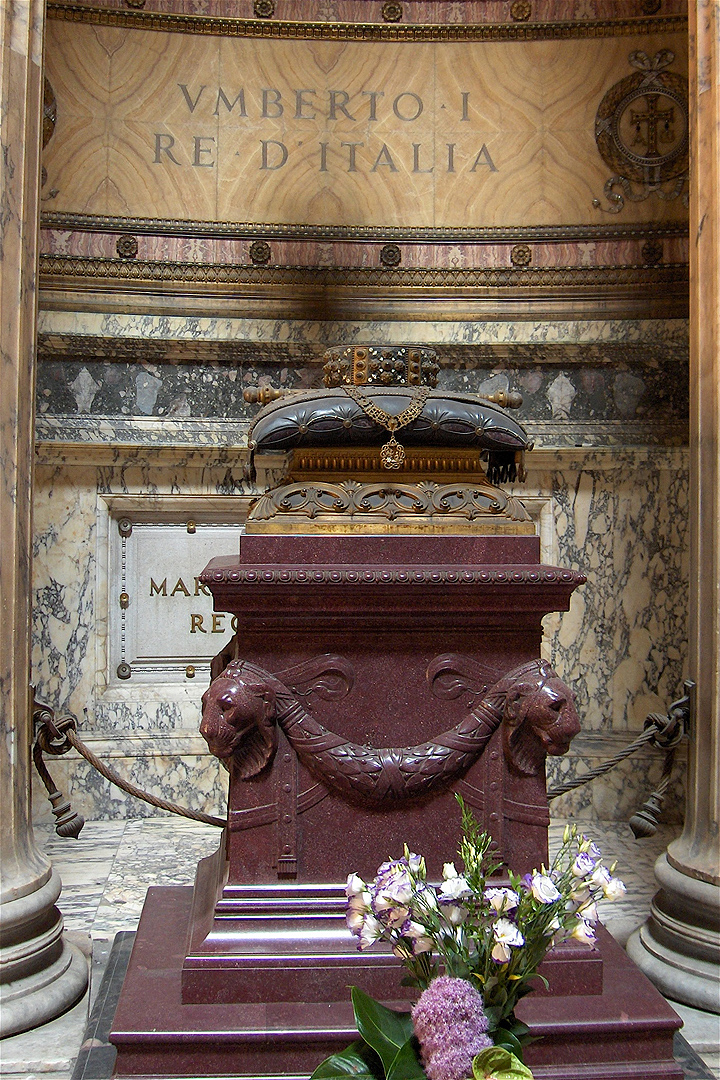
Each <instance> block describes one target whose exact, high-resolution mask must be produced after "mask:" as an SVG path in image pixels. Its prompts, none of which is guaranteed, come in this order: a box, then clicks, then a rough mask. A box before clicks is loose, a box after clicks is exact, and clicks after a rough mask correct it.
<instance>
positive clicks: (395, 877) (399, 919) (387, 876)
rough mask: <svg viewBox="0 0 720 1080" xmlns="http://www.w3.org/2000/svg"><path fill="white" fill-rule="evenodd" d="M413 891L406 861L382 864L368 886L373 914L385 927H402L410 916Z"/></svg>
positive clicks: (398, 860)
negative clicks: (372, 881)
mask: <svg viewBox="0 0 720 1080" xmlns="http://www.w3.org/2000/svg"><path fill="white" fill-rule="evenodd" d="M413 891H414V882H413V879H412V877H411V875H410V870H409V866H408V861H407V859H394V860H392V861H390V862H385V863H383V864H382V866H381V867H380V869H379V870H378V873H377V877H376V878H375V881H374V883H373V884H372V885H371V886H370V894H371V897H372V901H371V903H372V910H373V913H374V914H375V916H376V917H377V918H378V919H380V921H381V922H383V923H384V924H385V926H389V927H400V926H402V924H403V923H404V922H405V920H406V919H407V918H408V916H409V914H410V901H411V899H412V897H413Z"/></svg>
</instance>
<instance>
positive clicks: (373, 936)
mask: <svg viewBox="0 0 720 1080" xmlns="http://www.w3.org/2000/svg"><path fill="white" fill-rule="evenodd" d="M383 929H384V927H383V925H382V923H379V922H378V921H377V919H376V918H375V916H374V915H366V916H365V922H364V923H363V928H362V930H361V931H360V934H359V938H360V940H359V942H358V949H369V948H370V946H371V945H373V944H374V943H375V942H376V941H378V940H379V938H381V937H382V936H383Z"/></svg>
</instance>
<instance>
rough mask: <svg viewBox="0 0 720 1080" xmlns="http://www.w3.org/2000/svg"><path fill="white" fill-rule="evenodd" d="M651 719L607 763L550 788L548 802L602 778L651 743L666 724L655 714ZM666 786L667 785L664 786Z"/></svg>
mask: <svg viewBox="0 0 720 1080" xmlns="http://www.w3.org/2000/svg"><path fill="white" fill-rule="evenodd" d="M650 719H652V720H653V724H652V725H650V726H648V727H646V729H645V731H643V733H642V734H641V735H638V737H637V739H635V740H634V741H633V742H631V743H630V744H629V745H628V746H626V747H625V748H624V750H619V751H618V753H617V754H615V755H614V756H613V757H611V758H608V759H607V761H603V762H602V763H601V764H600V765H596V766H595V768H594V769H590V770H589V771H588V772H586V773H583V774H582V776H576V777H574V779H572V780H566V782H565V783H564V784H558V785H557V787H554V788H550V790H549V791H548V793H547V797H548V802H552V800H553V799H558V798H559V797H560V796H561V795H565V794H567V792H568V791H574V790H575V788H579V787H582V786H583V784H588V783H589V782H590V781H591V780H595V779H596V777H598V776H603V774H604V773H606V772H610V770H611V769H614V768H615V766H616V765H619V764H620V762H621V761H624V760H625V758H628V757H630V755H631V754H634V753H635V751H636V750H639V749H640V748H641V747H642V746H644V745H645V743H646V742H651V741H652V740H653V739H654V738H655V737H656V736H657V735H658V732H659V730H660V729H661V727H662V726H664V725H665V724H666V723H667V719H668V718H667V716H662V717H661V716H659V714H657V713H653V714H652V715H651V716H649V717H648V720H650ZM656 720H657V721H661V722H662V723H657V724H656V723H655V721H656ZM666 786H667V785H666Z"/></svg>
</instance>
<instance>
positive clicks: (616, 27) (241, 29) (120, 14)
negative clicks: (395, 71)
mask: <svg viewBox="0 0 720 1080" xmlns="http://www.w3.org/2000/svg"><path fill="white" fill-rule="evenodd" d="M360 10H361V9H360V8H358V12H359V11H360ZM47 14H48V17H49V18H51V19H65V20H68V21H70V22H85V23H91V24H94V25H96V26H118V27H129V28H134V29H139V30H164V31H171V32H173V33H186V34H216V35H218V36H219V37H250V38H257V37H260V38H270V37H273V38H299V39H302V38H309V39H311V40H315V41H316V40H318V39H324V38H328V39H331V40H333V41H547V40H558V39H568V38H584V37H594V38H597V37H619V36H621V35H623V36H624V35H630V34H632V35H634V34H651V33H657V34H663V33H665V34H667V33H673V32H674V31H681V30H684V29H685V27H686V26H687V17H686V16H685V15H668V16H664V17H663V16H660V17H656V18H652V17H649V18H648V17H645V18H638V19H587V20H577V21H565V22H535V23H533V22H519V21H511V22H507V23H450V22H447V23H442V24H431V23H397V22H393V23H388V22H385V23H367V22H312V21H297V22H294V21H293V22H290V21H287V20H284V21H281V20H273V21H272V22H270V21H268V20H267V18H263V19H257V18H256V19H239V18H218V17H213V16H204V15H181V14H177V13H175V12H160V11H129V10H127V9H116V8H106V7H99V6H98V7H95V6H93V5H91V4H76V3H72V2H65V3H62V2H59V0H51V2H50V3H48V6H47Z"/></svg>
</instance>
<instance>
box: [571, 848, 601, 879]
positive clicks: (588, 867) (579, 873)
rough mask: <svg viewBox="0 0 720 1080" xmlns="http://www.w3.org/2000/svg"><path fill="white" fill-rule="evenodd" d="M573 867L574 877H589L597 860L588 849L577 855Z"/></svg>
mask: <svg viewBox="0 0 720 1080" xmlns="http://www.w3.org/2000/svg"><path fill="white" fill-rule="evenodd" d="M571 869H572V873H573V877H578V878H584V877H589V876H590V874H592V872H593V870H594V869H595V860H594V859H592V858H591V857H590V856H589V855H588V853H587V852H586V851H581V852H579V853H578V854H577V855H576V856H575V861H574V862H573V864H572V868H571Z"/></svg>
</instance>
